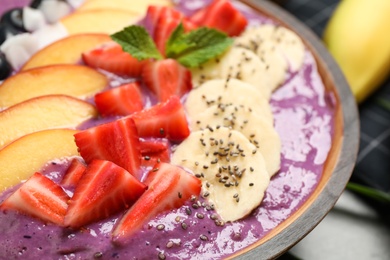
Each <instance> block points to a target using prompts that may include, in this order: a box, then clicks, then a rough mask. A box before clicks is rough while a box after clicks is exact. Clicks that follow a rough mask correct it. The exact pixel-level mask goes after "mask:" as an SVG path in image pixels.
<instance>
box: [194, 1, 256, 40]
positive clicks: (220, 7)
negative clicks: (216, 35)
mask: <svg viewBox="0 0 390 260" xmlns="http://www.w3.org/2000/svg"><path fill="white" fill-rule="evenodd" d="M190 20H191V21H192V22H194V23H195V24H197V25H199V26H206V27H211V28H215V29H218V30H221V31H223V32H225V33H227V34H228V35H229V36H238V35H240V33H241V32H242V31H243V30H244V29H245V27H246V26H247V24H248V21H247V19H246V18H245V16H244V15H243V14H241V13H240V11H238V10H237V9H236V8H235V7H234V6H233V5H232V3H231V2H230V1H228V0H214V1H213V2H212V3H211V4H210V5H209V6H207V7H205V8H202V9H200V10H199V11H197V12H196V13H195V14H193V15H192V16H191V17H190Z"/></svg>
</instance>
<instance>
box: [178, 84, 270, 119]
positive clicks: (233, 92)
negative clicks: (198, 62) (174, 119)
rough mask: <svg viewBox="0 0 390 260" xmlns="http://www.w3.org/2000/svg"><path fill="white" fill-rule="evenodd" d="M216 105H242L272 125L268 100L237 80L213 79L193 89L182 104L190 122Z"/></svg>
mask: <svg viewBox="0 0 390 260" xmlns="http://www.w3.org/2000/svg"><path fill="white" fill-rule="evenodd" d="M218 104H225V105H229V104H234V105H244V106H246V107H248V109H251V110H252V111H253V112H254V113H256V114H258V115H261V116H263V117H265V118H266V120H267V121H268V122H269V123H271V124H273V116H272V111H271V107H270V105H269V102H268V99H266V98H264V96H263V95H262V94H261V93H260V92H259V91H258V90H257V89H256V88H255V87H253V86H252V85H250V84H248V83H245V82H243V81H241V80H238V79H231V78H227V79H214V80H209V81H207V82H206V83H204V84H202V85H201V86H200V87H198V88H196V89H193V90H192V91H191V92H190V93H189V94H188V96H187V100H186V102H185V104H184V106H185V108H186V111H187V115H188V117H189V119H190V120H192V119H193V118H195V117H196V116H197V115H198V114H200V113H202V112H204V111H205V110H206V109H207V108H208V107H210V106H213V105H218Z"/></svg>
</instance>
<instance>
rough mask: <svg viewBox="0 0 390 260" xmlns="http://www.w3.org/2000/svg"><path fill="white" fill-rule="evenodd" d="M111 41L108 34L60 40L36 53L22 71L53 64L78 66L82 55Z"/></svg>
mask: <svg viewBox="0 0 390 260" xmlns="http://www.w3.org/2000/svg"><path fill="white" fill-rule="evenodd" d="M108 41H111V38H110V36H108V34H100V33H98V34H96V33H91V34H77V35H72V36H69V37H66V38H63V39H60V40H58V41H56V42H54V43H52V44H50V45H49V46H46V47H45V48H43V49H42V50H40V51H38V52H37V53H35V54H34V55H33V56H32V57H31V58H30V59H29V60H28V61H27V62H26V64H24V66H23V67H22V69H21V70H27V69H31V68H36V67H42V66H46V65H53V64H77V63H78V62H79V61H81V54H82V53H83V52H85V51H88V50H90V49H92V48H94V47H96V46H98V45H100V44H102V43H104V42H108Z"/></svg>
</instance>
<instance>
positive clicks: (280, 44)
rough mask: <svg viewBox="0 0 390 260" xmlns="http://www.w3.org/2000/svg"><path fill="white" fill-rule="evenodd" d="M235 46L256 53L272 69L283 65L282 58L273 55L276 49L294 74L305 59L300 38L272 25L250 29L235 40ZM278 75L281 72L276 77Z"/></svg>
mask: <svg viewBox="0 0 390 260" xmlns="http://www.w3.org/2000/svg"><path fill="white" fill-rule="evenodd" d="M235 46H240V47H244V48H247V49H249V50H252V51H254V52H255V53H256V54H258V55H259V56H260V57H261V58H263V59H264V60H265V63H266V64H267V65H269V66H270V67H271V66H272V67H274V66H275V67H276V66H277V64H279V63H280V64H281V61H280V57H278V56H277V55H276V53H273V52H275V51H273V49H276V50H277V52H279V53H280V54H282V56H283V57H284V58H285V59H286V60H287V61H288V63H289V65H290V70H291V71H292V72H296V71H298V70H299V69H300V68H301V66H302V64H303V60H304V57H305V45H304V44H303V42H302V40H301V39H300V38H299V36H298V35H297V34H296V33H295V32H293V31H291V30H289V29H287V28H285V27H282V26H276V25H272V24H266V25H261V26H256V27H250V28H248V29H247V30H245V31H244V32H243V33H242V34H241V36H240V37H238V38H237V39H236V40H235ZM262 53H265V54H262ZM267 53H268V54H267ZM267 55H269V57H268V56H267ZM266 56H267V57H266ZM282 66H283V65H282ZM283 68H284V67H283ZM275 70H276V68H275ZM278 73H281V72H280V71H279V72H277V74H275V75H279V74H278ZM279 76H280V75H279Z"/></svg>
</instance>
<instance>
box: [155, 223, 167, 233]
mask: <svg viewBox="0 0 390 260" xmlns="http://www.w3.org/2000/svg"><path fill="white" fill-rule="evenodd" d="M156 228H157V230H158V231H161V230H164V228H165V225H164V224H158V225H157V227H156Z"/></svg>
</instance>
